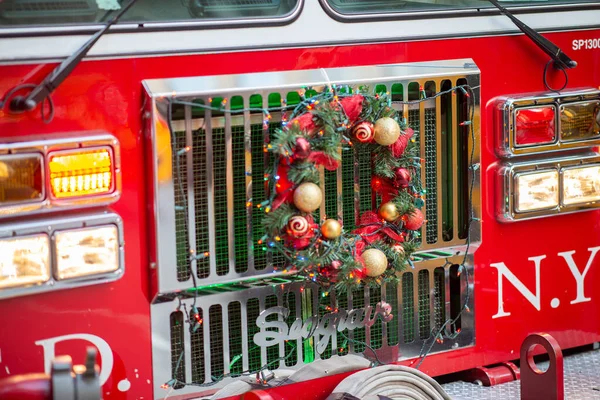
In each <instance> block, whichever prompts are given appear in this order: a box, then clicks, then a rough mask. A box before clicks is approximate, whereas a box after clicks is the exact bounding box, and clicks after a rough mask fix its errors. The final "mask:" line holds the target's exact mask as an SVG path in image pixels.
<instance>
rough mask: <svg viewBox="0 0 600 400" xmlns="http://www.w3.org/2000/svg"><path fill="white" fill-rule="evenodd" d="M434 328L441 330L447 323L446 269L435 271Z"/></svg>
mask: <svg viewBox="0 0 600 400" xmlns="http://www.w3.org/2000/svg"><path fill="white" fill-rule="evenodd" d="M433 298H434V303H433V315H434V327H435V329H436V330H438V329H440V328H441V327H442V325H443V324H444V322H445V321H446V272H445V270H444V268H436V269H434V270H433Z"/></svg>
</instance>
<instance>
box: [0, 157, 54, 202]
mask: <svg viewBox="0 0 600 400" xmlns="http://www.w3.org/2000/svg"><path fill="white" fill-rule="evenodd" d="M42 171H43V166H42V155H41V154H23V155H21V154H11V155H6V156H0V206H4V205H5V204H14V203H29V202H32V201H41V200H43V199H44V183H43V179H42Z"/></svg>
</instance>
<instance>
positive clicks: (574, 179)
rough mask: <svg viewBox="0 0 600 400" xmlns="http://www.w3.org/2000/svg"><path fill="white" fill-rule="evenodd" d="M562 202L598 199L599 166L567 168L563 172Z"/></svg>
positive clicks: (574, 202) (599, 191)
mask: <svg viewBox="0 0 600 400" xmlns="http://www.w3.org/2000/svg"><path fill="white" fill-rule="evenodd" d="M563 191H564V193H563V202H564V204H582V203H588V202H592V201H598V200H600V166H598V165H594V166H591V167H583V168H569V169H565V170H564V172H563Z"/></svg>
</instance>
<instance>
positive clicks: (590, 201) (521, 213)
mask: <svg viewBox="0 0 600 400" xmlns="http://www.w3.org/2000/svg"><path fill="white" fill-rule="evenodd" d="M498 171H499V174H498V181H497V182H498V185H497V193H498V197H497V204H498V211H497V214H496V215H497V218H498V219H499V220H500V221H502V222H512V221H517V220H522V219H531V218H540V217H546V216H549V215H555V214H565V213H571V212H576V211H582V210H590V209H598V208H600V154H598V153H594V152H587V153H583V154H578V155H576V156H569V157H556V158H549V159H548V158H546V159H538V160H532V159H529V160H525V161H520V162H507V163H505V164H503V165H502V166H501V167H500V168H499V170H498Z"/></svg>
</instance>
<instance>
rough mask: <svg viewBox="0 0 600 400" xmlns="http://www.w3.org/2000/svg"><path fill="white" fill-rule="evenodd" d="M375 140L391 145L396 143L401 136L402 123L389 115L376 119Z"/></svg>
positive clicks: (383, 144)
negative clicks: (399, 123)
mask: <svg viewBox="0 0 600 400" xmlns="http://www.w3.org/2000/svg"><path fill="white" fill-rule="evenodd" d="M374 132H375V134H374V138H373V139H374V140H375V141H376V142H377V143H378V144H380V145H382V146H389V145H391V144H394V143H396V140H398V138H399V137H400V125H398V123H397V122H396V121H395V120H393V119H392V118H389V117H383V118H379V119H378V120H377V121H375V128H374Z"/></svg>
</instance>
